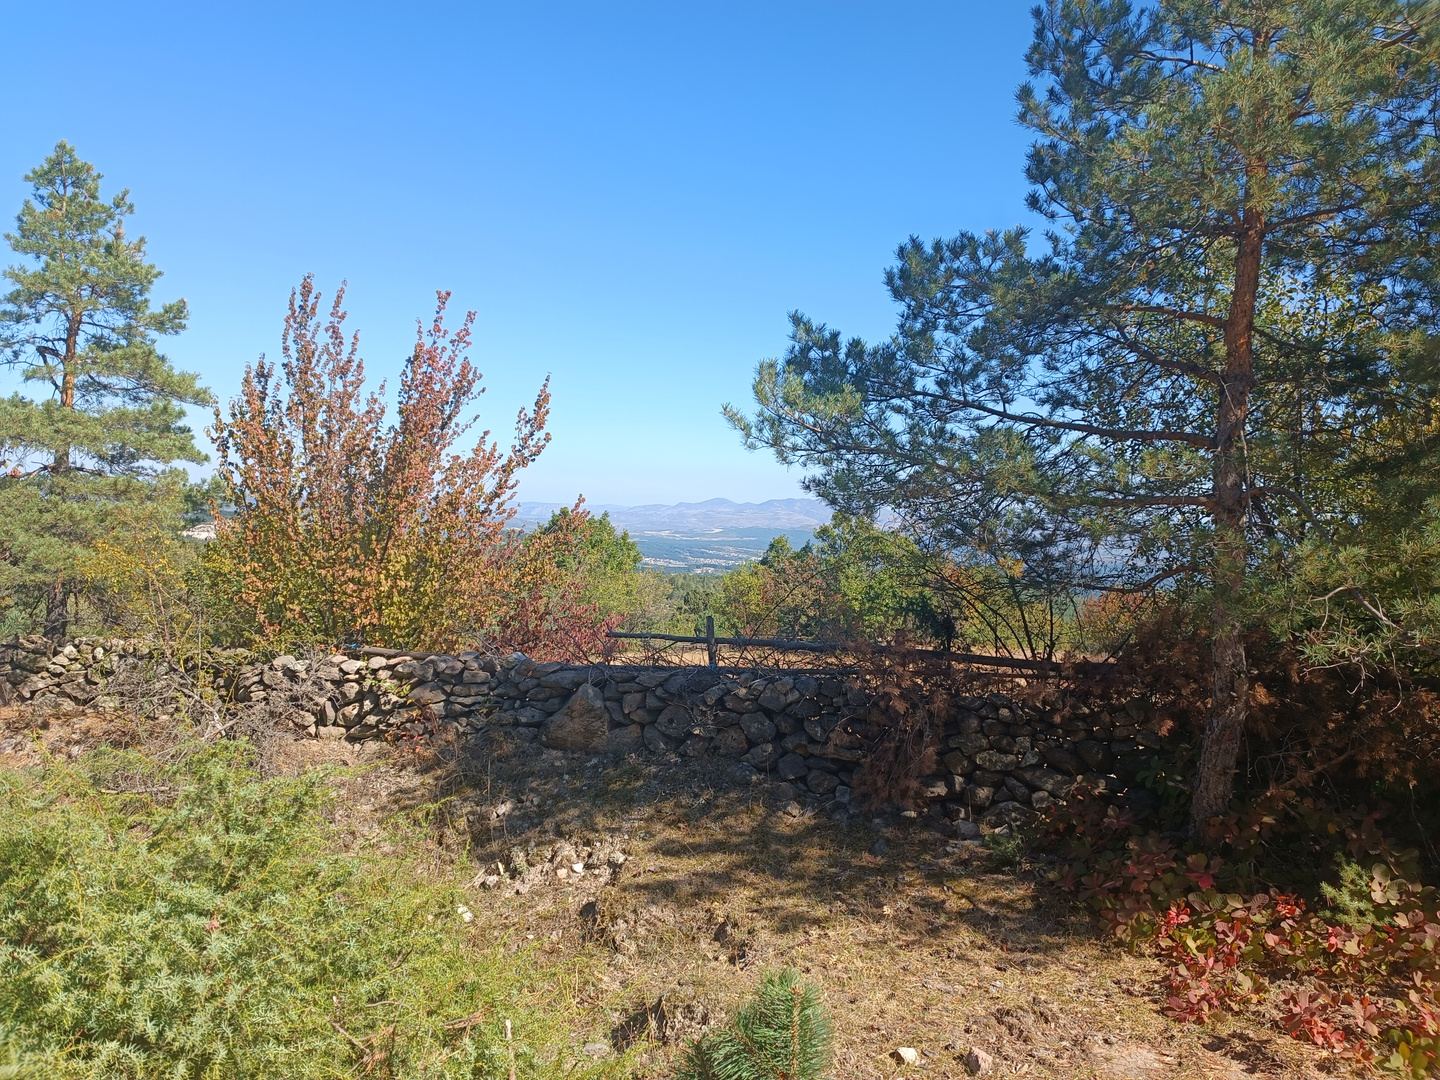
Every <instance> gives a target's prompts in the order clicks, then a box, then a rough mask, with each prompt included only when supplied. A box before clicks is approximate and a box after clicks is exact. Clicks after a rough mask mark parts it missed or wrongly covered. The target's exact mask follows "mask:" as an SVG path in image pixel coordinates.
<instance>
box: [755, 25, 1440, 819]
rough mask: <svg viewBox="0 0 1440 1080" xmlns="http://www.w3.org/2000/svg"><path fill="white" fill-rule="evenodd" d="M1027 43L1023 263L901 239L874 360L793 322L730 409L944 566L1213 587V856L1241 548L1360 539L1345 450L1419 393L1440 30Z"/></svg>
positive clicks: (1238, 672) (1199, 806)
mask: <svg viewBox="0 0 1440 1080" xmlns="http://www.w3.org/2000/svg"><path fill="white" fill-rule="evenodd" d="M1035 20H1036V29H1035V39H1034V44H1033V46H1032V47H1031V49H1030V53H1029V56H1028V60H1029V64H1030V69H1031V72H1032V73H1033V75H1034V82H1033V83H1030V84H1027V85H1026V86H1024V87H1022V88H1021V90H1020V93H1019V104H1020V117H1019V118H1020V120H1021V122H1022V123H1023V124H1025V125H1026V126H1027V127H1029V128H1030V129H1031V130H1032V131H1033V132H1034V133H1035V134H1036V136H1037V138H1036V141H1035V142H1034V144H1033V145H1032V147H1031V149H1030V154H1029V160H1028V164H1027V169H1026V175H1027V178H1028V179H1029V180H1030V181H1031V183H1032V185H1033V187H1032V192H1031V195H1030V199H1029V202H1030V206H1031V208H1032V209H1033V210H1034V211H1035V212H1037V213H1038V214H1040V215H1042V216H1043V217H1045V218H1046V219H1048V220H1049V221H1050V222H1052V223H1053V227H1052V229H1051V231H1049V232H1048V233H1047V234H1046V236H1045V237H1044V240H1043V242H1042V243H1039V244H1036V243H1033V242H1032V241H1031V239H1030V237H1029V236H1028V235H1027V230H1025V229H1013V230H1010V231H1008V232H1003V233H1001V232H992V233H987V234H985V235H976V234H972V233H962V234H961V235H959V236H958V237H956V238H955V239H952V240H947V241H936V242H935V243H933V244H930V245H927V244H924V243H922V242H920V241H919V240H918V239H916V238H912V239H911V240H910V241H909V242H908V243H906V244H904V245H902V246H901V248H900V251H899V264H898V265H897V266H896V267H895V268H894V269H893V270H892V271H890V273H889V274H888V275H887V283H888V284H889V286H890V290H891V293H892V295H893V296H894V297H895V299H896V300H897V302H899V303H900V305H901V306H902V312H903V313H902V316H901V320H900V326H899V331H898V333H897V334H896V336H895V338H894V339H893V340H891V341H889V342H885V343H883V344H881V345H877V346H868V345H866V344H865V343H864V342H861V341H849V342H842V340H841V338H840V335H839V334H837V333H835V332H834V331H831V330H827V329H826V328H825V327H823V326H817V325H815V324H813V323H811V322H810V321H809V320H807V319H805V318H803V317H801V316H798V315H797V316H795V317H794V325H795V329H794V333H793V342H794V344H793V345H792V347H791V349H790V351H789V353H788V355H787V356H786V357H785V358H784V359H783V360H781V361H770V362H767V363H766V364H763V365H761V369H760V372H759V376H758V378H757V380H756V386H755V389H756V397H757V400H758V402H759V404H760V412H759V415H758V416H757V417H756V418H754V419H753V420H751V419H748V418H746V417H743V416H740V415H739V414H738V413H735V412H734V411H733V410H731V416H732V419H733V420H734V421H735V422H736V424H737V425H738V426H739V427H740V428H741V430H742V431H743V432H744V433H745V434H746V436H747V437H748V438H749V439H750V441H751V443H752V445H766V446H770V447H772V448H774V449H775V450H776V451H777V452H778V453H779V455H780V456H781V458H782V460H786V461H794V462H800V463H804V464H807V465H809V466H811V467H812V468H813V469H815V470H816V472H815V476H814V480H813V484H814V489H815V490H817V491H819V492H820V493H821V494H823V495H824V496H825V497H826V498H827V499H828V500H830V501H831V502H832V503H833V504H834V505H836V506H837V507H838V508H841V509H847V510H852V511H854V512H860V513H872V512H874V511H875V510H876V509H877V508H879V507H885V506H888V507H892V508H895V509H897V510H898V511H899V512H900V516H901V517H902V518H907V519H910V520H916V521H919V522H922V523H923V526H924V528H926V529H927V530H928V532H929V534H930V536H931V538H932V539H934V540H935V541H936V542H938V543H939V544H940V545H942V546H948V547H950V548H951V549H952V550H958V551H960V552H961V553H962V557H963V555H964V553H966V552H971V553H973V552H975V551H982V552H984V551H990V552H993V551H995V550H996V549H997V548H998V549H1000V550H1001V552H1002V554H1006V555H1010V554H1013V555H1014V556H1015V561H1016V562H1017V563H1023V564H1024V566H1025V570H1026V572H1027V573H1031V572H1033V571H1044V572H1045V574H1048V573H1051V572H1052V571H1053V572H1058V573H1061V574H1066V575H1068V581H1069V582H1070V584H1071V585H1072V586H1073V587H1077V588H1085V589H1096V588H1122V589H1144V588H1148V587H1154V586H1155V585H1157V584H1159V583H1162V582H1174V581H1177V580H1178V581H1191V582H1194V583H1195V584H1196V585H1197V586H1200V587H1202V588H1204V590H1205V592H1206V594H1207V604H1208V607H1209V609H1210V634H1209V642H1210V645H1211V647H1212V649H1213V667H1212V672H1213V676H1212V695H1211V711H1210V717H1209V721H1208V724H1207V727H1206V730H1205V736H1204V743H1203V748H1202V752H1201V757H1200V762H1199V765H1198V769H1197V774H1196V776H1195V778H1194V785H1193V802H1192V825H1193V827H1194V829H1195V830H1196V831H1197V832H1199V833H1200V834H1202V835H1204V836H1205V838H1206V839H1207V841H1210V842H1215V841H1216V840H1217V839H1218V826H1217V822H1218V821H1219V819H1220V818H1221V817H1223V815H1224V814H1225V813H1226V810H1227V807H1228V804H1229V800H1230V796H1231V792H1232V784H1233V778H1234V774H1235V768H1236V762H1237V755H1238V750H1239V747H1240V742H1241V735H1242V731H1243V728H1244V725H1245V720H1246V713H1247V703H1248V700H1249V675H1248V667H1247V660H1246V655H1245V648H1244V639H1245V635H1246V633H1247V631H1248V630H1249V629H1250V625H1249V624H1248V622H1247V607H1248V606H1249V605H1250V603H1251V597H1250V593H1251V592H1252V590H1253V585H1252V582H1251V581H1249V580H1247V578H1250V577H1252V576H1253V573H1254V571H1255V570H1256V568H1257V561H1258V559H1257V556H1258V553H1259V552H1261V551H1264V552H1266V553H1267V557H1268V555H1269V554H1275V555H1276V558H1277V559H1281V560H1282V561H1283V554H1284V552H1285V551H1286V550H1294V549H1295V548H1296V547H1297V546H1299V545H1301V544H1303V543H1304V542H1305V541H1306V538H1307V537H1308V536H1311V535H1314V534H1317V533H1320V534H1326V533H1333V532H1335V531H1336V530H1337V529H1338V528H1341V527H1348V526H1349V525H1351V524H1353V523H1355V522H1356V521H1359V520H1363V513H1361V512H1360V509H1359V508H1361V507H1362V504H1363V503H1364V501H1365V500H1364V495H1363V493H1362V492H1360V491H1358V490H1357V488H1358V487H1359V486H1361V485H1359V484H1357V475H1358V474H1356V473H1355V472H1354V471H1350V472H1348V473H1347V470H1346V465H1347V462H1348V459H1349V458H1350V457H1352V456H1353V455H1354V454H1355V452H1356V449H1357V448H1358V447H1361V446H1363V445H1365V443H1366V442H1367V441H1368V440H1369V439H1370V438H1371V435H1372V434H1373V433H1374V432H1375V431H1376V430H1378V428H1379V426H1381V425H1383V424H1384V423H1385V422H1386V420H1387V418H1388V417H1393V416H1395V415H1397V414H1404V413H1406V412H1407V411H1411V410H1414V409H1416V408H1419V407H1422V406H1423V405H1424V398H1425V394H1426V391H1427V389H1428V388H1429V387H1430V386H1433V381H1434V380H1433V372H1434V352H1433V350H1431V349H1429V348H1428V346H1427V345H1426V342H1425V339H1426V338H1427V336H1428V335H1429V334H1430V333H1432V331H1433V325H1434V311H1435V303H1436V293H1435V285H1436V281H1435V277H1434V262H1433V256H1432V252H1433V245H1434V238H1435V235H1436V231H1437V226H1440V203H1437V201H1436V199H1435V179H1436V176H1437V173H1440V153H1437V150H1440V146H1437V142H1436V139H1435V135H1434V130H1435V129H1434V119H1435V115H1436V103H1437V100H1440V63H1437V48H1436V40H1435V25H1434V23H1435V12H1434V7H1433V5H1425V4H1419V3H1407V2H1404V0H1161V2H1158V3H1153V4H1143V5H1139V4H1135V5H1132V4H1131V3H1128V2H1126V0H1049V2H1048V3H1047V4H1045V5H1044V6H1041V7H1037V8H1036V9H1035ZM1337 455H1338V459H1337ZM1271 562H1272V563H1273V562H1275V560H1274V559H1272V560H1271ZM1067 563H1068V565H1067ZM1036 577H1037V578H1043V577H1044V574H1041V573H1037V574H1036Z"/></svg>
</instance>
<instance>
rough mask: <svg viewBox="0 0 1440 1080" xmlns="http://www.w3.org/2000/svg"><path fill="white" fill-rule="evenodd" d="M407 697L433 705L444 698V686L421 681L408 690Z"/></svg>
mask: <svg viewBox="0 0 1440 1080" xmlns="http://www.w3.org/2000/svg"><path fill="white" fill-rule="evenodd" d="M357 696H358V695H357ZM409 697H410V700H411V701H412V702H413V703H415V704H416V705H434V704H436V703H438V702H441V701H444V700H445V687H443V686H441V685H440V684H439V683H438V682H430V683H421V684H420V685H419V686H417V687H415V688H414V689H413V690H411V691H410V695H409ZM352 700H353V698H352Z"/></svg>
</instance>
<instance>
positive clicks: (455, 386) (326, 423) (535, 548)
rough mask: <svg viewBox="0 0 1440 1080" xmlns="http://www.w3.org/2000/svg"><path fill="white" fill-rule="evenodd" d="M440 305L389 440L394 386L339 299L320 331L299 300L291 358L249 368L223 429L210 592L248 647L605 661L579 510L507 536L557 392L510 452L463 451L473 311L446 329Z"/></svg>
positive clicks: (415, 356) (312, 294)
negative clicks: (220, 506)
mask: <svg viewBox="0 0 1440 1080" xmlns="http://www.w3.org/2000/svg"><path fill="white" fill-rule="evenodd" d="M437 296H438V301H437V304H436V310H435V317H434V319H433V321H432V322H431V324H430V326H429V327H428V328H426V327H424V326H423V324H422V325H420V326H419V327H418V328H417V335H416V342H415V347H414V350H413V351H412V352H411V354H410V357H409V358H408V359H407V361H406V363H405V367H404V370H403V371H402V372H401V375H400V387H399V394H398V395H397V397H398V401H397V409H396V419H395V422H394V423H392V424H389V425H387V424H386V421H385V413H386V410H385V405H384V403H383V400H382V397H381V395H382V394H383V392H384V386H383V384H382V386H381V387H380V389H379V390H378V391H374V392H371V393H366V391H365V370H364V362H363V361H362V360H361V359H360V356H359V339H358V335H353V336H351V337H350V338H349V339H348V341H347V338H346V335H345V331H344V321H345V312H344V309H343V301H344V288H343V287H342V288H341V289H340V290H339V291H338V292H337V293H336V295H335V299H334V301H333V303H332V305H331V309H330V314H329V317H328V319H322V318H321V316H320V299H321V298H320V294H319V293H318V292H317V291H316V290H315V287H314V281H313V279H312V278H311V277H308V276H307V277H306V278H305V280H304V281H303V282H302V283H301V285H300V287H299V289H297V290H296V291H294V292H293V293H292V294H291V297H290V309H289V313H288V314H287V315H286V318H285V331H284V337H283V342H282V353H283V357H284V359H283V360H282V362H281V363H280V364H278V365H276V364H273V363H267V362H266V361H265V360H264V359H263V358H262V359H261V360H260V361H259V362H258V363H257V364H256V365H255V366H254V367H253V368H247V369H246V371H245V376H244V379H243V381H242V383H241V389H240V395H239V397H238V398H236V399H235V400H234V401H232V402H231V403H230V408H229V415H228V416H224V415H222V414H221V412H220V410H218V409H217V410H216V413H215V426H214V428H213V429H212V431H211V435H212V436H213V438H214V439H215V443H216V446H217V447H218V449H219V455H220V468H219V478H220V480H221V482H222V483H223V485H224V489H225V497H226V501H227V502H228V503H229V506H227V507H225V508H224V512H223V513H217V532H218V535H217V538H216V541H215V543H213V544H212V545H210V548H209V550H208V552H207V560H206V561H207V567H208V570H209V578H210V581H211V584H212V588H213V590H214V591H215V593H216V594H217V597H218V598H219V599H220V600H221V602H222V604H223V605H224V606H225V607H226V608H228V609H229V611H230V613H231V616H232V617H231V624H232V626H233V627H234V628H235V629H236V630H238V632H239V634H240V635H241V636H244V637H248V638H250V639H252V640H263V641H268V642H271V643H280V644H283V643H291V642H316V643H330V644H340V643H357V644H370V645H384V646H394V647H400V648H415V649H426V650H430V651H436V652H440V651H451V650H454V649H457V648H462V647H479V648H487V649H491V650H507V651H508V650H519V651H524V652H528V653H530V654H531V655H534V656H537V657H542V658H574V659H580V658H587V657H590V656H592V655H595V654H597V653H600V652H603V651H604V646H605V644H606V640H605V637H604V633H605V630H606V629H607V628H608V626H607V624H606V622H605V620H603V619H602V618H601V617H600V615H599V613H598V612H597V611H596V610H595V608H594V607H593V606H590V605H586V604H583V603H581V602H580V599H579V597H580V592H581V588H582V583H581V582H579V581H576V580H575V579H574V578H573V577H572V576H570V575H567V574H566V572H565V571H563V570H561V569H560V567H561V566H563V565H568V564H573V562H574V560H573V559H567V558H566V556H568V555H569V554H571V550H570V549H571V548H572V547H574V546H575V545H576V544H578V543H579V541H580V528H581V526H583V524H584V522H585V519H586V514H585V513H584V512H583V511H582V510H580V507H579V504H578V503H577V505H576V508H575V510H576V512H575V513H573V514H571V515H568V518H567V522H568V526H569V527H565V526H564V525H563V524H562V527H559V528H556V529H552V530H546V531H544V532H543V533H534V534H530V535H526V534H523V533H521V532H520V531H519V530H517V529H515V528H513V527H512V525H511V522H512V519H513V517H514V514H515V510H514V506H513V504H512V503H513V498H514V495H515V492H516V485H517V480H518V474H519V472H520V471H521V470H522V469H524V468H525V467H526V466H528V465H529V464H531V463H532V462H533V461H534V460H535V459H536V458H537V457H538V456H539V455H540V453H541V451H542V450H544V448H545V446H546V445H547V444H548V443H549V441H550V436H549V434H548V433H547V432H546V431H545V425H546V421H547V420H548V418H549V411H550V390H549V383H548V380H547V382H546V383H545V384H544V385H542V386H541V388H540V391H539V393H538V394H537V395H536V397H535V402H534V405H533V406H532V407H531V408H530V409H521V410H520V413H519V415H518V417H517V418H516V421H515V432H514V438H513V440H512V442H511V444H510V446H509V448H508V450H505V451H502V450H501V449H500V446H499V444H498V442H496V441H494V440H492V439H491V438H490V432H489V431H485V432H482V433H481V434H480V436H479V438H478V439H477V440H476V442H475V444H474V445H473V447H471V448H470V449H469V450H468V452H456V450H455V447H456V446H457V444H458V443H459V441H460V440H461V439H462V438H463V437H464V436H465V434H466V432H467V431H468V429H469V428H470V426H471V424H472V423H473V420H472V419H470V418H469V416H468V415H467V414H468V413H469V410H470V407H471V406H472V405H473V404H474V402H475V401H476V399H477V398H478V397H479V396H480V394H481V393H483V387H482V386H481V385H480V379H481V375H480V372H479V371H477V370H476V369H475V367H474V365H473V364H471V362H470V360H469V356H468V352H469V348H470V344H471V330H472V327H473V324H474V320H475V313H474V312H469V313H467V315H466V316H465V320H464V323H463V325H462V326H461V327H460V328H459V329H458V330H451V329H449V328H447V327H446V325H445V306H446V303H447V301H448V300H449V293H444V292H442V293H439V294H437Z"/></svg>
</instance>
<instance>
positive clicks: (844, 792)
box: [835, 784, 850, 806]
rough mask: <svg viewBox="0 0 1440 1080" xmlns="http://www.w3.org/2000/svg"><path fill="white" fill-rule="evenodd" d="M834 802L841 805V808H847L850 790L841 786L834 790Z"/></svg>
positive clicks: (845, 786)
mask: <svg viewBox="0 0 1440 1080" xmlns="http://www.w3.org/2000/svg"><path fill="white" fill-rule="evenodd" d="M835 801H836V802H838V803H839V804H840V805H842V806H848V805H849V803H850V788H849V787H848V786H847V785H845V784H841V785H840V786H839V787H837V788H836V789H835Z"/></svg>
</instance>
